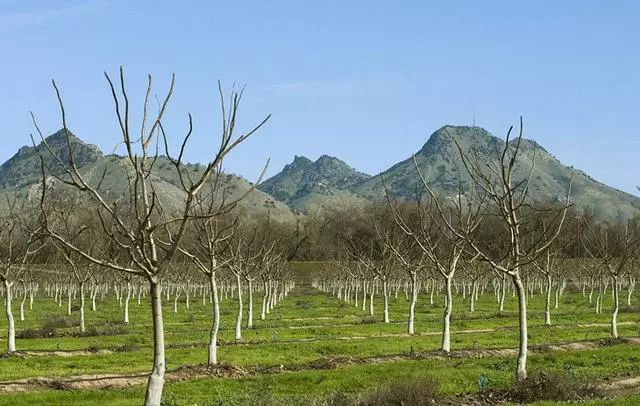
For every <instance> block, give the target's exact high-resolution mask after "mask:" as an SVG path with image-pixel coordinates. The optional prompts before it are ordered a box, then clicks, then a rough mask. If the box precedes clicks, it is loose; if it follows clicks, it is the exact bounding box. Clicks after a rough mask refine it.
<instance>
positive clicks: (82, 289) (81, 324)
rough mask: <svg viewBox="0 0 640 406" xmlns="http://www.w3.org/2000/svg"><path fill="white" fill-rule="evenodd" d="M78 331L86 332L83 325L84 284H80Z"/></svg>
mask: <svg viewBox="0 0 640 406" xmlns="http://www.w3.org/2000/svg"><path fill="white" fill-rule="evenodd" d="M80 331H81V332H82V333H84V332H85V331H86V328H85V324H84V283H81V284H80Z"/></svg>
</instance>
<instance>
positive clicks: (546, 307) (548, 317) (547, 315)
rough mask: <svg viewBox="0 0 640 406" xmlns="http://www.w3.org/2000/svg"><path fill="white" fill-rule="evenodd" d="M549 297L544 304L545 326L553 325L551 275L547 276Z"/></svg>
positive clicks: (547, 296)
mask: <svg viewBox="0 0 640 406" xmlns="http://www.w3.org/2000/svg"><path fill="white" fill-rule="evenodd" d="M546 276H547V295H546V297H545V302H544V325H545V326H550V325H551V275H549V274H547V275H546Z"/></svg>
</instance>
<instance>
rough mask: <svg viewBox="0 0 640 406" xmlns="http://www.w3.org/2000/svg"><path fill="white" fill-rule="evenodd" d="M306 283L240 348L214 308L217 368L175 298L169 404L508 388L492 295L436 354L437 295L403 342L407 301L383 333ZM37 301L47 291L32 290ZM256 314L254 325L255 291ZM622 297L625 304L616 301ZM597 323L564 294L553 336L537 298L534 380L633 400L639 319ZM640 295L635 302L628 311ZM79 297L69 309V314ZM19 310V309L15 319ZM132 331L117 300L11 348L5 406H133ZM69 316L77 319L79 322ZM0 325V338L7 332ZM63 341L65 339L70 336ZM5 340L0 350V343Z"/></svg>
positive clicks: (39, 308)
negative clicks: (484, 383) (576, 384)
mask: <svg viewBox="0 0 640 406" xmlns="http://www.w3.org/2000/svg"><path fill="white" fill-rule="evenodd" d="M304 282H306V281H302V282H301V283H300V284H298V286H297V287H296V288H295V290H294V291H293V292H292V293H291V294H290V295H289V297H288V298H287V299H286V300H284V301H282V302H280V304H279V305H278V306H277V308H276V309H275V310H274V311H273V312H272V313H271V314H270V315H268V318H267V320H266V321H260V320H256V321H255V327H254V328H253V329H244V330H243V337H244V338H243V341H242V342H238V343H236V342H235V341H234V340H233V328H234V314H235V308H236V303H235V299H231V298H227V299H225V300H223V302H222V305H221V306H222V317H223V320H222V330H221V346H220V349H219V354H218V356H219V360H220V362H221V363H222V366H221V367H220V368H218V369H216V370H208V369H207V368H205V367H204V366H203V364H204V362H205V361H206V354H207V348H206V344H207V337H208V332H209V328H210V327H209V325H210V305H209V303H206V304H205V305H203V304H202V299H201V298H200V297H192V298H191V308H190V309H186V308H185V303H184V297H182V301H181V302H180V304H179V309H178V313H174V312H173V300H170V301H165V303H164V306H165V307H164V315H165V328H166V344H167V364H168V375H167V380H168V382H167V385H166V386H165V397H164V399H165V403H166V404H167V405H192V404H198V405H205V404H206V405H242V404H252V405H255V404H256V401H255V398H256V397H258V398H260V399H262V401H263V402H264V403H263V404H298V403H300V404H302V403H304V404H305V405H312V404H314V403H317V404H321V402H322V401H323V400H326V399H327V398H329V397H332V396H338V395H345V394H346V395H348V396H357V394H359V393H362V392H366V391H368V390H371V389H372V388H374V387H376V386H379V385H382V384H386V383H389V382H392V381H395V380H402V379H404V378H407V377H416V376H428V377H433V378H434V379H436V380H437V381H438V382H439V383H440V388H441V391H442V392H443V395H444V396H446V397H450V398H452V399H455V398H456V397H457V398H460V397H462V396H465V395H464V394H475V393H477V392H478V378H479V377H480V375H484V376H486V377H487V378H488V389H490V390H500V389H502V388H505V387H507V386H508V385H509V384H510V383H511V381H512V375H513V369H514V365H515V357H514V354H515V350H514V349H515V347H516V345H517V339H518V330H517V314H516V313H515V306H516V301H515V298H514V297H511V296H509V297H508V298H507V301H506V306H505V307H506V309H505V310H506V311H505V312H504V313H503V314H499V313H498V312H497V309H498V305H497V303H496V301H495V298H494V297H493V296H492V292H493V291H492V290H491V291H487V292H485V295H484V296H482V297H481V299H480V300H479V301H478V302H477V304H476V311H475V312H473V313H470V312H469V311H468V299H467V300H463V299H462V296H461V295H456V296H455V298H454V315H453V321H452V343H451V344H452V349H453V353H452V354H451V355H450V356H444V355H443V354H441V353H439V352H438V351H437V349H438V348H439V343H440V336H439V332H440V328H441V321H440V319H441V311H442V308H441V305H442V296H436V297H435V301H434V303H435V304H434V305H430V304H429V297H428V295H427V294H426V292H423V293H422V294H421V295H420V297H419V299H418V305H417V308H416V312H417V313H416V332H417V334H416V335H414V336H408V335H407V334H406V333H405V331H406V322H405V319H406V313H407V307H408V302H407V300H406V298H405V295H404V292H403V291H400V293H399V296H398V298H397V299H396V298H395V297H393V296H392V299H391V301H390V303H391V306H390V318H391V321H392V322H391V323H390V324H384V323H382V322H381V315H382V312H381V310H382V309H381V300H380V298H378V297H376V299H375V310H376V312H377V314H376V316H374V318H371V317H369V316H368V315H367V313H366V312H363V311H362V310H361V308H360V307H358V308H356V307H355V306H354V305H353V303H352V304H346V303H344V302H342V301H340V300H338V299H337V298H335V297H333V296H330V295H327V294H325V293H322V292H320V291H318V290H315V289H313V288H312V287H311V286H310V285H308V284H306V283H304ZM41 294H42V292H41ZM257 296H258V297H256V301H255V304H254V306H255V309H254V314H255V315H259V309H260V300H261V298H260V297H259V296H260V295H257ZM625 298H626V297H625ZM604 300H605V302H604V304H605V308H604V313H603V314H595V312H594V310H593V307H594V305H590V304H589V303H588V299H587V298H585V297H583V296H582V294H581V293H580V292H575V291H570V290H568V291H567V292H565V294H564V295H563V297H562V302H561V305H560V307H559V309H557V310H553V312H552V321H553V323H554V324H553V326H551V327H545V326H543V325H542V322H543V319H544V318H543V313H542V310H543V297H542V295H540V294H537V295H536V296H534V297H533V298H531V299H530V301H529V309H530V310H529V321H530V329H529V335H530V341H529V343H530V346H531V349H532V352H531V356H530V360H529V370H530V372H532V373H533V372H536V371H561V372H563V373H567V374H571V375H573V376H576V377H579V378H581V379H589V380H592V381H594V382H595V383H597V385H598V386H599V387H601V388H603V390H605V393H606V394H607V396H608V397H610V398H611V399H612V400H599V401H596V402H594V403H593V404H616V405H618V404H620V405H623V404H629V405H633V404H639V403H640V397H638V396H637V393H638V392H639V391H638V390H636V389H637V388H638V387H639V386H640V379H638V377H639V376H640V362H639V361H640V340H638V339H636V338H635V337H637V336H638V335H639V328H640V317H639V316H638V311H637V310H638V309H637V308H635V307H633V306H632V307H625V306H623V308H622V312H621V314H620V316H619V320H620V326H619V332H620V334H621V336H623V337H624V339H623V340H620V341H616V342H610V341H607V340H606V339H607V337H608V335H609V327H608V318H609V315H608V313H607V312H608V310H609V308H610V305H611V295H610V294H609V292H607V295H606V297H605V299H604ZM637 300H640V299H636V298H635V297H634V298H633V301H634V303H635V302H636V301H637ZM78 302H79V301H78V300H76V301H75V302H74V304H75V305H77V304H78ZM17 308H18V304H17V303H16V304H15V310H14V312H15V313H16V315H17V313H18V311H17ZM130 311H131V314H130V319H131V323H130V324H129V325H128V326H125V325H123V324H121V320H122V308H121V307H120V306H119V305H118V302H117V301H116V300H115V298H114V297H113V294H110V295H109V298H108V299H106V300H105V301H104V302H100V301H98V309H97V311H96V312H92V311H91V310H90V304H89V303H88V304H87V311H86V313H87V326H88V329H89V330H93V331H92V333H99V334H103V335H92V336H86V337H75V336H71V334H73V333H74V332H77V331H78V328H77V327H67V328H59V329H57V330H56V332H57V335H58V336H56V337H51V338H19V339H18V340H17V347H18V350H19V351H20V352H19V353H18V354H17V355H15V356H11V357H5V358H2V359H0V381H1V382H0V391H1V392H0V404H1V405H4V404H7V405H21V404H31V405H33V404H65V405H70V404H88V403H94V404H113V405H130V404H131V405H133V404H141V403H142V399H143V396H144V383H145V377H144V374H145V373H148V372H149V370H150V366H151V334H150V329H151V327H150V323H151V319H150V307H149V305H148V303H147V302H146V301H144V300H143V303H142V304H141V305H138V304H137V303H136V301H135V299H132V301H131V310H130ZM65 312H66V303H63V306H62V307H58V305H57V304H55V303H54V301H53V299H51V298H46V297H39V298H37V299H36V301H35V303H34V307H33V310H32V311H29V310H27V314H26V321H24V322H20V321H17V322H16V323H17V327H18V332H19V334H20V331H23V330H25V329H36V328H41V327H42V326H43V323H45V322H46V320H51V319H52V316H53V315H64V314H65ZM74 317H77V311H76V312H74ZM4 323H6V322H5V321H4V319H3V321H2V324H1V325H0V328H3V329H4V327H5V325H4ZM65 334H67V335H65ZM5 345H6V342H5V338H4V337H3V338H2V339H0V346H3V347H4V346H5Z"/></svg>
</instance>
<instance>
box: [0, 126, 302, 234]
mask: <svg viewBox="0 0 640 406" xmlns="http://www.w3.org/2000/svg"><path fill="white" fill-rule="evenodd" d="M69 140H70V141H71V142H70V144H71V148H72V150H73V156H74V158H75V163H76V166H77V167H78V168H79V171H80V173H81V174H82V176H83V178H84V179H85V180H86V181H87V182H88V183H89V184H90V185H92V186H94V187H96V186H97V185H99V190H100V191H101V192H102V193H103V194H104V195H105V196H106V197H107V198H108V199H114V200H115V199H118V198H119V197H121V196H123V195H124V194H126V193H127V192H128V187H129V179H130V178H131V171H132V170H133V169H132V168H131V165H130V164H129V162H128V159H127V158H124V157H121V156H118V155H104V154H103V153H102V152H101V151H100V149H99V148H98V147H96V146H95V145H90V144H87V143H85V142H84V141H82V140H81V139H80V138H78V137H76V136H75V135H73V134H70V136H69ZM45 141H46V144H47V146H48V148H49V150H50V151H51V152H52V153H53V154H54V155H55V156H56V157H57V158H58V159H59V160H60V161H61V162H65V163H67V162H68V160H69V153H68V152H69V146H68V143H67V137H66V135H65V133H64V131H63V130H60V131H58V132H56V133H55V134H53V135H51V136H49V137H47V138H46V139H45ZM46 148H47V147H46V146H45V145H44V143H40V144H38V145H37V146H36V147H33V146H25V147H22V148H20V150H19V151H18V153H16V154H15V155H14V156H13V157H12V158H10V159H9V160H8V161H6V162H5V163H3V164H2V165H0V194H3V193H4V194H7V193H8V194H11V195H15V196H17V197H20V198H22V197H25V198H38V197H39V194H40V191H41V169H40V153H41V152H42V156H44V157H45V164H46V165H47V166H48V167H49V168H50V169H51V170H52V172H53V173H55V174H57V175H61V174H63V170H62V168H61V166H60V165H59V163H58V162H57V160H56V159H54V158H52V157H50V154H49V151H47V150H46ZM203 170H204V166H203V165H199V164H185V165H184V167H183V171H184V173H189V174H190V175H191V176H192V177H196V176H197V175H198V173H199V172H201V171H203ZM151 179H152V181H153V185H154V189H155V191H156V193H157V194H158V196H159V197H160V200H161V202H162V205H163V208H164V209H165V210H168V209H178V208H180V207H182V205H183V204H184V192H182V190H181V189H180V180H179V177H178V175H177V173H176V171H175V168H174V167H173V166H172V164H171V162H170V161H169V160H168V159H167V158H166V157H159V158H158V160H157V162H156V163H155V164H154V168H153V173H152V175H151ZM47 182H48V184H49V185H50V187H53V188H58V187H59V188H68V186H66V185H64V184H63V183H62V182H60V181H58V180H56V179H54V178H53V177H51V178H49V179H48V180H47ZM221 184H222V186H223V187H224V188H225V191H226V193H227V197H226V198H227V201H233V200H234V199H236V198H237V197H239V196H241V195H242V194H244V193H245V192H246V191H248V190H249V189H250V188H251V184H250V183H249V182H248V181H246V180H245V179H243V178H242V177H240V176H237V175H233V174H223V175H222V182H221ZM0 199H2V200H3V201H4V200H6V199H4V198H2V197H0ZM238 206H239V207H240V208H241V209H244V210H245V212H246V213H247V214H249V215H257V216H260V215H266V214H267V212H269V213H270V215H271V217H272V218H274V219H277V220H281V221H287V222H288V221H295V215H294V214H293V212H292V211H291V209H290V208H289V207H288V206H287V205H285V204H284V203H281V202H279V201H277V200H275V199H273V198H272V197H271V196H269V195H268V194H266V193H264V192H262V191H260V190H258V189H254V190H253V191H251V192H250V193H249V195H248V196H247V197H246V198H245V199H244V200H242V201H241V202H240V203H239V204H238Z"/></svg>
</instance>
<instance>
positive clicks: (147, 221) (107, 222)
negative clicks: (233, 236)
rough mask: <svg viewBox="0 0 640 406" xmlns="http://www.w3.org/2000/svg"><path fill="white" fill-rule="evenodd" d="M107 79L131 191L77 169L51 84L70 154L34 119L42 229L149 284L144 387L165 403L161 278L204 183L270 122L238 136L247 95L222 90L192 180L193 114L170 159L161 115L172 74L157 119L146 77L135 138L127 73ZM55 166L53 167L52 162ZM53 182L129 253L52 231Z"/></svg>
mask: <svg viewBox="0 0 640 406" xmlns="http://www.w3.org/2000/svg"><path fill="white" fill-rule="evenodd" d="M105 77H106V80H107V82H108V85H109V89H110V91H111V95H112V98H113V101H114V105H115V113H116V117H117V121H118V124H119V127H120V131H121V143H122V144H123V145H124V148H125V149H126V156H125V157H124V158H123V159H121V160H117V162H116V165H121V167H123V168H124V172H125V173H126V176H127V177H128V188H127V189H126V191H125V192H124V195H123V196H118V197H117V198H113V196H110V195H109V193H108V190H107V189H106V188H104V187H103V185H102V180H103V179H104V176H105V175H104V174H106V172H107V169H106V168H105V171H104V173H103V176H101V177H100V179H98V180H97V181H95V180H92V179H91V178H90V177H89V176H87V174H85V173H83V172H82V171H81V170H80V169H79V168H78V165H77V164H76V162H77V160H76V157H75V154H74V149H73V144H72V142H71V136H70V133H69V130H68V126H67V118H66V113H65V108H64V104H63V102H62V97H61V95H60V92H59V90H58V87H57V86H56V83H55V82H53V87H54V90H55V93H56V97H57V99H58V104H59V107H60V112H61V117H62V126H63V134H65V136H66V139H67V147H68V148H67V149H68V154H67V155H68V156H67V157H64V158H63V157H60V156H58V155H56V154H55V153H54V152H53V151H52V149H51V148H50V147H49V146H48V144H47V142H46V140H45V139H44V136H43V135H42V132H41V131H40V128H39V126H38V124H37V122H36V120H35V117H34V125H35V127H36V130H37V131H38V133H39V135H40V138H41V139H42V143H43V144H44V146H45V150H46V151H45V152H44V154H43V155H46V156H48V158H49V159H47V160H45V159H44V156H42V157H41V166H42V199H41V201H42V203H41V205H42V212H43V214H44V215H43V225H44V227H45V228H46V231H47V233H48V235H49V236H50V237H51V238H53V239H54V240H55V241H56V242H57V243H59V244H62V245H65V246H66V247H68V248H69V249H71V250H72V251H74V252H76V253H77V254H79V255H81V256H82V257H84V258H85V259H87V260H89V261H91V262H93V263H95V264H97V265H99V266H102V267H105V268H109V269H112V270H115V271H120V272H128V273H131V274H134V275H137V276H141V277H143V278H145V279H146V280H147V283H148V284H149V294H150V298H151V310H152V318H153V343H154V346H153V352H154V355H153V368H152V371H151V373H150V375H149V380H148V383H147V389H146V394H145V404H146V405H160V403H161V399H162V390H163V387H164V375H165V369H166V361H165V345H164V323H163V317H162V297H161V291H160V276H161V275H162V273H164V272H166V271H168V270H169V268H170V265H171V262H172V260H173V259H174V257H175V255H176V253H177V251H178V248H179V247H180V244H181V242H182V239H183V238H184V236H185V233H186V231H187V229H188V223H189V222H190V221H191V220H192V216H191V211H192V208H193V206H194V204H195V202H196V201H197V196H198V195H199V193H200V192H201V190H202V188H203V186H204V185H205V184H206V182H207V180H208V179H210V177H211V175H212V174H213V173H214V172H215V171H216V170H217V169H218V168H219V166H220V165H221V162H222V160H223V159H224V158H225V156H227V155H228V154H229V153H230V152H231V151H232V150H233V149H235V147H237V146H238V145H239V144H240V143H242V142H243V141H244V140H246V139H247V138H248V137H249V136H251V135H252V134H253V133H254V132H255V131H257V130H258V129H259V128H260V127H261V126H262V125H263V124H264V123H265V122H266V121H267V119H268V118H269V117H267V118H265V119H264V120H263V121H262V122H261V123H260V124H258V125H257V126H256V127H255V128H253V129H252V130H250V131H248V132H246V133H244V134H242V135H239V136H236V134H235V132H236V119H237V113H238V107H239V104H240V100H241V97H242V92H240V93H236V92H235V91H233V92H232V94H231V98H230V101H229V102H228V104H227V101H226V100H225V97H224V94H223V91H222V89H221V87H220V86H219V88H218V90H219V94H220V103H221V108H222V113H221V115H222V133H221V135H220V143H219V146H218V147H217V148H216V149H215V150H214V151H213V156H212V158H211V161H210V162H209V163H208V164H207V165H206V166H205V167H204V169H203V170H202V171H201V172H199V173H197V174H195V175H193V174H191V173H189V172H187V171H186V170H185V167H184V153H185V150H186V147H187V144H188V142H189V140H190V138H191V136H192V133H193V126H192V119H191V116H190V115H189V120H188V127H187V131H186V135H185V136H184V137H183V138H182V141H181V142H180V147H179V152H178V153H177V154H172V153H171V152H170V151H169V149H170V148H169V144H170V142H169V136H168V135H167V133H166V131H165V127H164V125H163V117H164V115H165V111H166V109H167V106H168V104H169V101H170V99H171V96H172V94H173V89H174V83H175V77H172V80H171V84H170V86H169V90H168V92H167V93H166V96H164V98H163V99H162V101H161V102H160V103H159V109H158V112H157V114H155V116H154V117H153V118H152V119H150V115H149V113H148V111H149V103H150V101H151V94H152V80H151V77H150V76H149V78H148V86H147V91H146V95H145V97H144V102H143V104H142V114H141V121H140V128H139V132H138V134H135V132H134V130H133V129H132V126H131V119H130V117H131V111H130V102H129V96H128V94H127V89H126V85H125V76H124V71H123V69H122V68H121V69H120V75H119V84H117V85H116V84H114V82H113V81H112V80H111V78H110V77H109V75H108V74H106V73H105ZM161 147H164V152H165V155H166V156H167V159H168V160H169V162H170V164H171V166H172V168H173V171H174V173H175V176H176V177H177V179H178V189H179V191H180V193H181V195H182V197H183V204H182V205H181V207H177V208H175V210H171V209H170V208H165V207H164V205H163V203H164V202H163V199H162V196H159V192H158V190H157V188H156V184H157V177H155V176H154V173H153V169H154V165H155V164H156V162H157V161H158V159H159V157H160V154H159V151H160V148H161ZM51 158H52V159H51ZM51 161H53V162H54V163H53V164H51V163H48V162H51ZM107 166H108V165H107ZM50 178H53V179H55V181H56V182H57V184H59V185H65V186H67V187H70V188H71V189H72V190H75V191H76V192H78V193H79V194H80V195H81V196H83V198H84V199H85V201H86V202H87V210H92V211H93V212H94V213H95V215H96V216H97V218H98V219H99V220H100V224H101V227H100V232H101V233H102V234H103V235H104V236H105V239H107V240H109V241H110V242H111V243H113V244H116V245H117V246H119V247H120V248H121V249H122V250H123V251H125V253H126V255H123V256H121V257H120V258H114V259H111V258H107V259H102V258H99V257H96V256H94V255H93V254H92V253H91V252H87V251H86V250H84V249H83V248H82V247H79V246H77V245H75V244H74V243H73V242H72V241H69V240H67V239H66V238H65V237H64V235H62V234H60V233H59V232H58V231H56V230H55V228H52V227H51V226H50V224H49V222H48V220H47V212H48V209H47V207H46V206H47V202H48V195H47V189H48V188H49V187H50V183H51V182H50V181H48V180H49V179H50Z"/></svg>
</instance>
